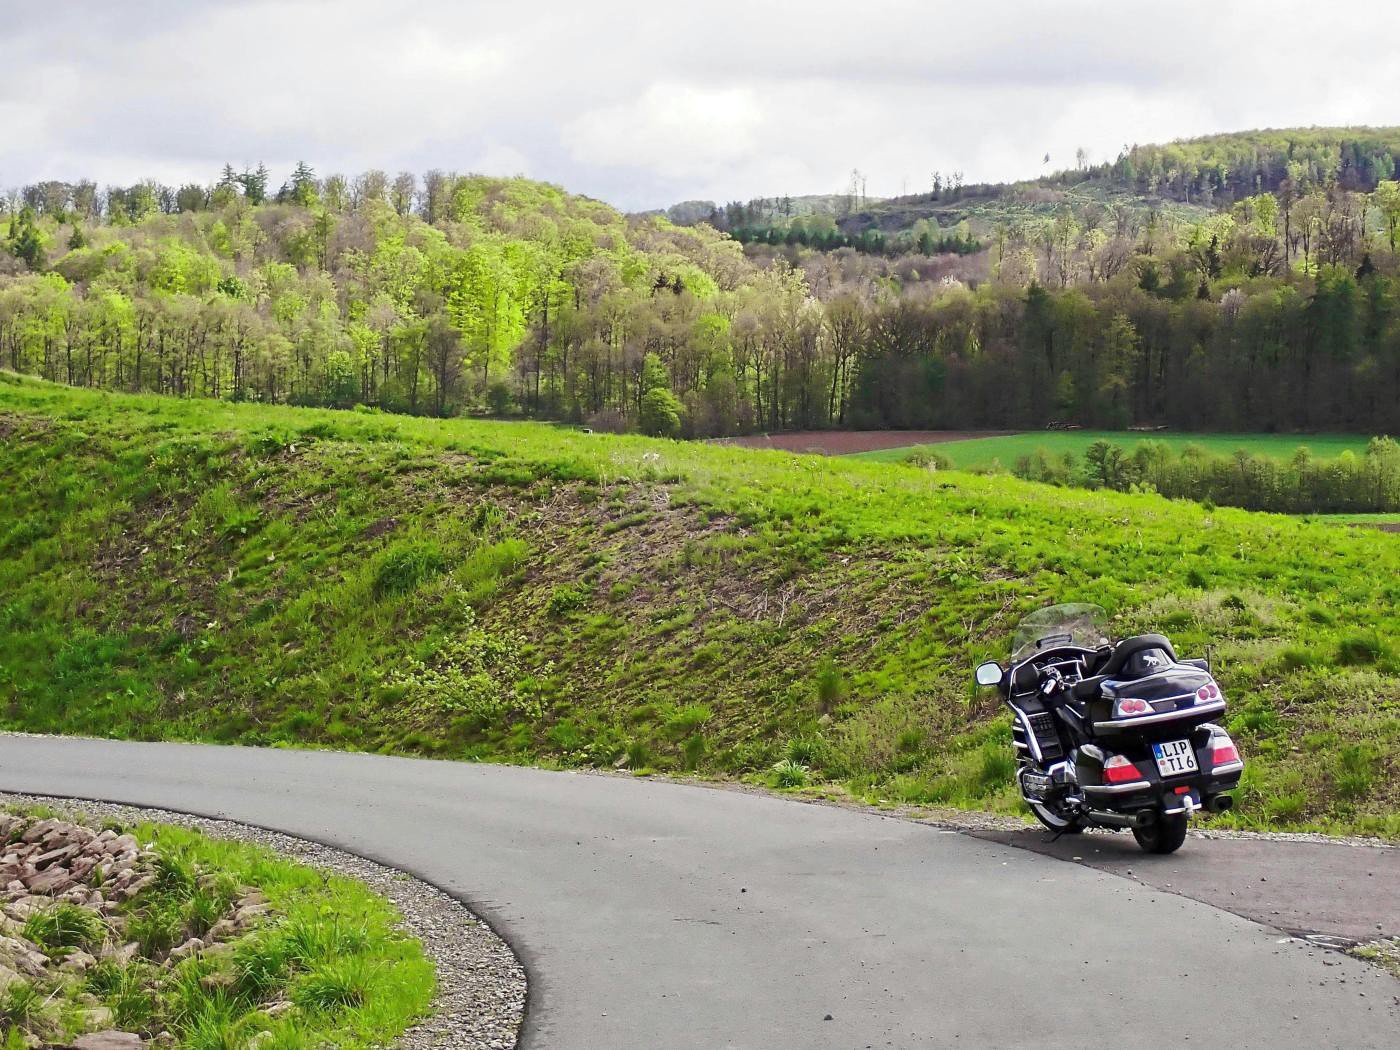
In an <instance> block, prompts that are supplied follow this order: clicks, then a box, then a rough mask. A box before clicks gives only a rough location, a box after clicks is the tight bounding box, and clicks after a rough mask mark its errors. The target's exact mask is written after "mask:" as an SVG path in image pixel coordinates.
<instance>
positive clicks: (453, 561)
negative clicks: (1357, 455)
mask: <svg viewBox="0 0 1400 1050" xmlns="http://www.w3.org/2000/svg"><path fill="white" fill-rule="evenodd" d="M1045 436H1046V435H1034V436H1033V437H1034V438H1035V439H1036V440H1041V439H1043V438H1044V437H1045ZM1071 436H1072V437H1073V438H1075V439H1076V440H1080V439H1083V438H1085V437H1086V435H1082V434H1074V435H1071ZM1279 440H1288V439H1279ZM951 447H953V446H941V447H940V448H951ZM0 471H3V476H4V477H5V479H6V482H7V488H6V491H7V497H8V498H7V499H6V500H4V501H3V502H0V633H3V635H4V637H5V639H6V644H5V645H4V646H3V647H0V724H3V725H5V726H8V727H11V728H16V729H27V730H38V731H53V732H68V733H92V734H99V735H107V736H118V737H136V738H144V739H191V740H193V739H199V740H214V741H237V742H241V743H246V744H254V745H299V746H314V747H336V748H348V749H364V750H373V751H382V752H393V753H407V754H423V755H433V756H438V757H444V758H459V759H475V760H492V761H505V762H529V763H544V764H548V765H553V766H560V767H585V766H593V767H602V768H614V767H625V768H628V769H631V770H633V771H642V770H659V771H677V772H681V771H686V772H696V773H699V774H701V775H707V776H727V777H739V778H746V779H750V780H753V781H755V782H760V783H766V782H769V780H770V779H779V780H782V781H785V782H791V783H792V784H793V786H797V783H796V782H797V781H799V780H803V781H805V782H806V783H808V784H811V785H819V786H821V787H822V789H823V790H832V789H834V788H841V787H844V788H845V789H846V790H849V791H850V792H852V793H855V794H857V795H859V796H861V797H866V798H871V799H876V800H889V801H896V800H899V799H901V798H905V799H912V800H917V801H920V802H924V803H927V804H931V805H932V804H938V805H944V804H956V805H966V806H978V807H983V808H990V809H994V810H1004V811H1012V810H1015V809H1016V808H1017V806H1018V803H1017V801H1016V799H1015V797H1014V794H1013V793H1012V791H1011V787H1010V783H1009V778H1008V777H1007V775H1006V772H1007V763H1008V762H1009V761H1010V754H1011V752H1010V747H1009V734H1008V730H1007V723H1006V720H1005V716H1004V715H1003V714H1002V713H1001V712H1000V711H999V710H998V708H997V705H996V703H995V701H994V700H993V699H992V698H991V697H989V696H986V695H981V694H977V693H975V692H974V691H973V690H972V689H971V687H970V684H969V679H970V675H971V668H972V667H973V666H974V665H975V664H976V663H977V662H978V661H979V660H981V659H983V658H985V657H988V656H1000V655H1004V648H1005V645H1006V639H1007V638H1008V637H1009V633H1010V631H1011V629H1012V626H1013V625H1014V622H1015V621H1016V620H1017V619H1018V618H1019V617H1020V616H1021V615H1023V614H1024V613H1026V612H1028V611H1030V610H1032V609H1035V608H1038V607H1040V606H1042V605H1045V604H1048V603H1051V602H1055V601H1070V600H1090V601H1095V602H1098V603H1099V604H1102V605H1104V606H1106V607H1107V608H1108V609H1109V610H1110V612H1111V613H1112V614H1113V615H1114V617H1115V621H1116V627H1117V629H1118V630H1119V631H1120V632H1121V633H1129V632H1135V631H1139V630H1145V629H1154V630H1161V631H1164V632H1165V633H1168V634H1170V635H1171V636H1172V637H1173V639H1174V640H1175V641H1176V642H1177V645H1178V648H1179V649H1180V650H1182V651H1183V652H1184V653H1185V654H1187V655H1194V654H1199V653H1200V652H1202V650H1203V649H1204V647H1205V646H1206V645H1207V644H1211V645H1213V646H1214V647H1215V655H1216V659H1217V661H1218V666H1219V667H1220V669H1221V670H1220V673H1221V677H1222V682H1223V685H1224V686H1225V688H1226V690H1227V693H1228V694H1229V697H1230V700H1231V703H1232V714H1233V718H1234V721H1233V722H1232V726H1233V727H1234V729H1235V730H1236V731H1237V732H1238V733H1239V737H1240V743H1241V746H1242V748H1243V750H1244V751H1245V753H1246V755H1247V757H1248V759H1249V762H1250V771H1249V777H1248V779H1247V783H1246V787H1245V790H1244V791H1242V793H1241V800H1240V801H1241V805H1240V807H1239V808H1238V809H1237V810H1236V811H1235V812H1233V813H1231V814H1229V815H1227V816H1225V817H1222V818H1218V819H1219V820H1220V822H1221V823H1228V824H1233V825H1237V826H1251V827H1297V828H1322V829H1327V830H1338V831H1342V830H1345V831H1354V832H1363V833H1373V834H1381V835H1387V836H1391V837H1400V814H1397V803H1400V719H1397V718H1396V710H1397V704H1400V653H1397V647H1396V646H1395V644H1394V641H1393V640H1394V639H1395V638H1397V637H1400V612H1397V610H1398V609H1400V545H1397V544H1396V542H1395V539H1394V537H1393V536H1388V535H1386V534H1384V533H1381V532H1379V531H1378V530H1370V529H1339V528H1336V527H1334V526H1331V525H1327V524H1323V523H1313V522H1309V521H1304V520H1299V519H1294V518H1288V517H1284V516H1280V515H1268V514H1251V513H1247V512H1244V511H1238V510H1233V509H1227V508H1221V509H1215V510H1207V509H1205V508H1203V507H1201V506H1198V505H1195V504H1191V503H1187V502H1184V501H1170V500H1165V499H1162V498H1159V497H1156V496H1151V495H1128V494H1118V493H1112V492H1090V491H1081V490H1070V489H1055V488H1051V487H1048V486H1043V485H1034V484H1029V483H1024V482H1020V481H1017V480H1016V479H1014V478H1008V477H1004V476H1003V477H984V476H974V475H969V474H958V473H943V472H938V473H929V472H923V471H913V470H909V469H906V468H902V467H894V466H890V465H887V464H883V463H878V462H868V461H864V460H861V459H856V458H848V459H839V460H837V459H823V458H819V457H803V456H794V455H787V454H783V453H778V452H768V451H754V450H746V449H737V448H731V447H723V446H710V445H701V444H689V443H675V442H666V441H652V440H647V439H643V438H634V437H611V436H606V435H588V434H582V433H578V432H575V431H569V430H566V429H562V428H558V427H550V426H544V425H534V424H528V423H519V424H510V423H487V422H479V421H468V420H444V421H439V420H428V419H411V418H406V417H394V416H387V415H383V414H379V413H359V412H341V413H337V412H331V411H319V410H301V409H292V408H283V407H275V406H261V405H235V404H226V403H211V402H199V401H176V400H161V399H157V398H149V397H138V398H133V397H126V396H121V395H110V394H99V393H93V392H88V391H81V390H70V389H64V388H59V387H53V386H48V385H44V384H41V383H37V382H32V381H19V380H15V379H13V378H8V377H4V376H0ZM211 494H217V495H211ZM1319 741H1321V743H1319ZM1363 744H1364V745H1366V746H1367V747H1368V748H1371V749H1374V757H1373V758H1368V760H1367V762H1366V763H1365V768H1364V769H1362V768H1360V767H1357V768H1352V767H1350V766H1346V765H1344V764H1342V763H1343V760H1342V758H1341V757H1340V756H1341V755H1342V754H1343V753H1344V750H1345V749H1346V748H1350V747H1355V746H1358V745H1363ZM783 761H788V762H790V763H791V766H784V767H782V771H781V772H775V771H774V766H775V765H776V764H778V763H780V762H783ZM1352 765H1353V766H1354V765H1355V763H1354V762H1353V763H1352ZM793 767H802V768H804V769H805V770H806V771H807V772H805V773H801V774H799V773H798V772H797V771H796V769H794V768H793ZM157 932H158V931H157Z"/></svg>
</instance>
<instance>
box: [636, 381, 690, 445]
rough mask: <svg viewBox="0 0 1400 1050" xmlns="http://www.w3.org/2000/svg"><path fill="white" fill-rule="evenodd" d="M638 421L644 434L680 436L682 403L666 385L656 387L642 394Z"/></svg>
mask: <svg viewBox="0 0 1400 1050" xmlns="http://www.w3.org/2000/svg"><path fill="white" fill-rule="evenodd" d="M637 418H638V423H639V424H640V426H641V428H642V433H643V434H649V435H651V436H652V437H669V438H673V437H679V436H680V433H681V403H680V401H679V400H678V399H677V397H676V395H675V394H673V393H671V391H669V390H667V389H665V388H664V387H654V388H652V389H651V390H648V391H647V392H646V393H645V394H643V395H642V404H641V410H640V412H639V414H638V417H637Z"/></svg>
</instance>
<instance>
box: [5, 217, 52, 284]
mask: <svg viewBox="0 0 1400 1050" xmlns="http://www.w3.org/2000/svg"><path fill="white" fill-rule="evenodd" d="M7 247H8V248H9V249H10V254H11V255H13V256H15V257H16V258H17V259H23V260H24V264H25V265H26V266H28V267H29V268H30V269H31V270H37V269H39V267H40V266H41V265H42V264H43V261H44V237H43V234H41V233H40V232H39V227H38V224H37V223H36V222H35V217H34V211H33V209H31V208H24V209H22V210H21V211H20V213H19V216H18V217H15V216H14V215H11V217H10V235H9V239H8V242H7Z"/></svg>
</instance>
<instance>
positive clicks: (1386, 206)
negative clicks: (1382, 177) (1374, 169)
mask: <svg viewBox="0 0 1400 1050" xmlns="http://www.w3.org/2000/svg"><path fill="white" fill-rule="evenodd" d="M1371 199H1372V201H1373V202H1374V203H1375V205H1376V209H1377V210H1378V211H1379V212H1380V213H1381V218H1383V219H1384V220H1385V228H1386V232H1387V233H1388V234H1389V242H1390V250H1391V252H1392V253H1393V252H1394V251H1395V250H1396V248H1395V245H1396V239H1397V233H1398V232H1400V182H1395V181H1392V180H1386V181H1384V182H1378V183H1377V184H1376V192H1375V193H1374V194H1373V195H1372V197H1371Z"/></svg>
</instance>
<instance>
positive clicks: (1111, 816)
mask: <svg viewBox="0 0 1400 1050" xmlns="http://www.w3.org/2000/svg"><path fill="white" fill-rule="evenodd" d="M1155 818H1156V814H1155V813H1153V812H1152V811H1151V810H1139V811H1138V812H1136V813H1114V812H1112V811H1110V810H1106V809H1095V810H1090V811H1089V819H1090V820H1092V821H1093V822H1094V823H1095V824H1099V825H1102V826H1103V827H1106V828H1130V829H1131V828H1145V827H1147V825H1149V824H1151V823H1152V821H1153V820H1154V819H1155Z"/></svg>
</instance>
